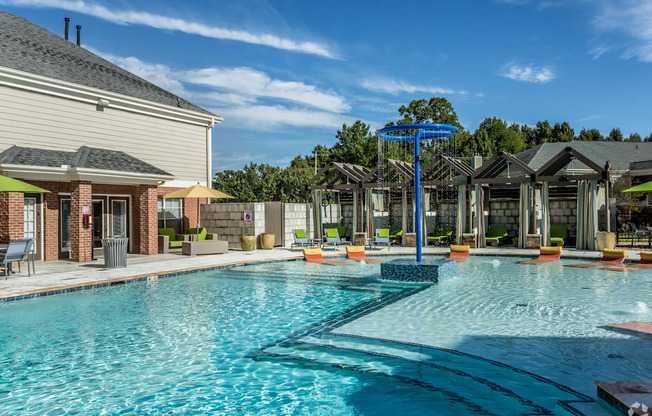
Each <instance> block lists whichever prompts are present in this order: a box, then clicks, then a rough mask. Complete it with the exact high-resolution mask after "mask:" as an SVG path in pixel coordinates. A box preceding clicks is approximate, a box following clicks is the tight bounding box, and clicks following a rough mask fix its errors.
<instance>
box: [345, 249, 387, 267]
mask: <svg viewBox="0 0 652 416" xmlns="http://www.w3.org/2000/svg"><path fill="white" fill-rule="evenodd" d="M346 256H347V257H348V259H349V260H354V261H364V262H365V263H385V262H384V261H382V260H376V259H370V258H369V257H367V255H366V254H365V252H364V246H351V247H347V248H346ZM347 264H348V263H347Z"/></svg>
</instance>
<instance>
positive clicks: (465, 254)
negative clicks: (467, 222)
mask: <svg viewBox="0 0 652 416" xmlns="http://www.w3.org/2000/svg"><path fill="white" fill-rule="evenodd" d="M470 250H471V247H470V246H467V245H455V244H453V245H451V251H450V254H449V255H448V257H446V260H455V261H460V262H461V261H465V260H466V259H468V258H469V252H470Z"/></svg>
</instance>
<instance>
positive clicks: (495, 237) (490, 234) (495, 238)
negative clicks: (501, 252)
mask: <svg viewBox="0 0 652 416" xmlns="http://www.w3.org/2000/svg"><path fill="white" fill-rule="evenodd" d="M506 238H507V228H505V227H491V228H489V231H487V234H485V241H486V242H487V244H489V243H491V245H493V246H497V245H499V244H500V243H501V242H502V240H505V239H506Z"/></svg>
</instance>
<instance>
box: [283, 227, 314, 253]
mask: <svg viewBox="0 0 652 416" xmlns="http://www.w3.org/2000/svg"><path fill="white" fill-rule="evenodd" d="M292 235H293V236H294V243H292V244H291V245H290V250H294V247H295V246H296V247H301V248H306V247H319V246H320V245H321V241H320V240H315V239H311V238H308V236H307V235H306V230H304V229H303V228H298V229H296V230H292Z"/></svg>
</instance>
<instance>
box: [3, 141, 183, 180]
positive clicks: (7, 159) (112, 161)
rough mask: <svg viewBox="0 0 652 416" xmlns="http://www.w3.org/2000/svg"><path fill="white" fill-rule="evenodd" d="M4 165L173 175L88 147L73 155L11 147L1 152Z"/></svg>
mask: <svg viewBox="0 0 652 416" xmlns="http://www.w3.org/2000/svg"><path fill="white" fill-rule="evenodd" d="M3 164H8V165H24V166H44V167H53V168H58V167H61V166H62V165H68V166H70V167H73V168H86V169H98V170H109V171H115V172H130V173H142V174H149V175H161V176H173V175H172V174H171V173H168V172H166V171H164V170H163V169H159V168H157V167H156V166H153V165H150V164H149V163H147V162H143V161H142V160H140V159H138V158H135V157H133V156H131V155H129V154H127V153H125V152H120V151H117V150H107V149H99V148H95V147H88V146H82V147H80V148H79V149H77V151H75V152H63V151H60V150H48V149H37V148H33V147H19V146H11V147H10V148H9V149H7V150H5V151H4V152H2V153H0V165H3Z"/></svg>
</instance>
